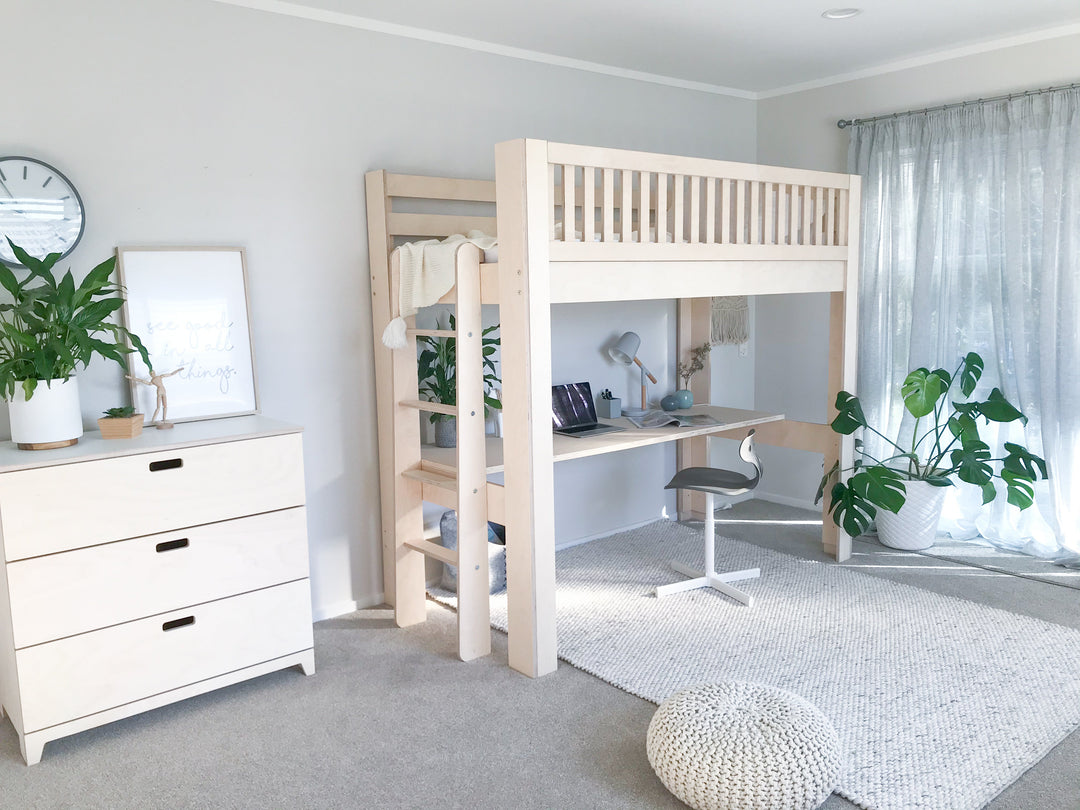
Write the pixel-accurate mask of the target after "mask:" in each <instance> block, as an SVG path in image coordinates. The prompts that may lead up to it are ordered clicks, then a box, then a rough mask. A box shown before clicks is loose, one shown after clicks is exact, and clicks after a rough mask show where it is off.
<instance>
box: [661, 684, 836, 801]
mask: <svg viewBox="0 0 1080 810" xmlns="http://www.w3.org/2000/svg"><path fill="white" fill-rule="evenodd" d="M647 750H648V755H649V764H650V765H652V767H653V770H654V771H656V775H657V776H659V777H660V781H661V782H663V783H664V786H665V787H666V788H667V789H668V790H670V791H671V792H672V793H674V794H675V796H676V797H677V798H678V799H680V800H681V801H683V802H685V803H686V804H688V805H690V807H693V808H695V810H810V808H814V807H817V806H819V805H820V804H821V803H822V802H824V801H825V799H826V798H827V797H828V796H829V794H830V793H832V790H833V787H834V786H835V784H836V781H837V779H838V778H839V776H840V741H839V738H838V737H837V735H836V729H834V728H833V726H832V723H830V722H829V719H828V718H827V717H826V716H825V715H824V714H822V713H821V711H820V710H819V709H817V708H815V707H814V706H812V705H810V704H809V703H807V702H806V701H805V700H803V699H802V698H801V697H799V696H798V695H794V694H792V693H791V692H786V691H784V690H783V689H776V688H774V687H771V686H762V685H760V684H753V683H742V682H738V681H730V682H726V683H714V684H702V685H700V686H693V687H690V688H689V689H684V690H682V691H681V692H676V693H675V694H674V695H672V696H671V697H669V698H668V699H667V700H665V701H664V702H663V703H661V704H660V708H658V709H657V710H656V714H654V715H653V719H652V722H651V723H649V737H648V743H647Z"/></svg>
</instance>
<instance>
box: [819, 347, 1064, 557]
mask: <svg viewBox="0 0 1080 810" xmlns="http://www.w3.org/2000/svg"><path fill="white" fill-rule="evenodd" d="M983 365H984V364H983V359H982V358H981V357H980V356H979V355H978V354H976V353H975V352H970V353H969V354H968V355H967V356H966V357H964V358H963V359H962V360H961V361H960V364H959V365H958V367H957V369H956V371H954V372H953V373H952V374H949V373H948V372H947V371H945V370H944V369H940V368H939V369H935V370H933V371H929V370H928V369H925V368H918V369H915V370H914V371H912V372H911V373H910V374H908V376H907V377H906V378H905V379H904V384H903V386H902V387H901V389H900V394H901V396H903V398H904V407H905V408H906V409H907V412H908V413H910V414H911V415H912V416H913V417H914V419H915V424H914V427H913V428H912V432H911V439H910V441H909V442H908V443H907V444H903V443H902V440H898V441H893V440H892V439H891V438H889V437H888V436H885V435H884V434H883V433H881V432H880V431H878V430H876V429H875V428H873V427H871V426H870V425H869V424H867V422H866V417H865V415H864V414H863V410H862V405H861V404H860V403H859V398H858V397H856V396H853V395H851V394H849V393H848V392H847V391H841V392H840V393H839V394H838V395H837V397H836V410H837V411H839V413H838V414H837V416H836V418H835V419H833V421H832V422H831V425H830V426H831V427H832V429H833V430H834V431H835V432H837V433H840V434H842V435H850V434H851V433H854V432H855V431H856V430H858V429H859V428H862V429H863V430H869V431H871V432H873V433H876V434H877V435H878V436H880V437H881V438H882V439H884V440H885V442H887V443H888V444H889V445H890V446H891V449H892V451H895V452H894V453H893V454H892V455H890V456H889V457H888V458H884V459H877V458H874V457H873V456H871V455H870V454H869V453H868V452H866V451H865V450H864V449H863V444H862V442H861V441H860V440H858V439H856V441H855V449H856V452H857V453H858V454H859V455H860V456H861V458H859V459H857V460H856V461H855V464H854V466H853V467H852V471H853V475H852V476H851V477H850V478H849V479H848V480H847V481H846V482H844V481H836V482H835V483H833V484H832V488H831V490H830V497H831V501H830V504H829V512H830V514H831V515H832V518H833V521H834V522H835V523H836V525H838V526H840V527H842V528H843V529H844V531H846V532H847V533H848V534H850V535H852V536H854V535H858V534H862V533H864V532H866V531H867V530H868V529H869V528H870V524H871V522H872V521H874V520H875V519H876V521H877V528H878V539H879V540H880V541H881V542H882V543H883V544H885V545H887V546H891V547H892V548H901V549H922V548H929V547H930V546H931V545H933V543H934V538H935V536H936V534H937V524H938V520H939V518H940V517H941V507H942V504H943V502H944V498H945V487H948V486H953V485H954V480H953V479H959V480H960V481H962V482H964V483H967V484H972V485H974V486H977V487H980V488H981V489H982V500H983V503H984V504H987V503H990V502H991V501H992V500H994V498H996V497H997V494H998V490H997V487H996V486H995V484H994V479H995V478H996V479H998V480H1000V481H1003V482H1004V483H1005V488H1006V492H1007V498H1008V502H1009V503H1011V504H1012V505H1013V506H1016V507H1018V508H1020V509H1027V508H1028V507H1029V506H1031V504H1032V503H1033V501H1034V494H1035V490H1034V486H1033V485H1034V482H1035V481H1036V480H1037V479H1038V478H1039V477H1042V478H1046V477H1047V475H1046V462H1045V461H1043V459H1041V458H1039V456H1036V455H1035V454H1034V453H1031V452H1029V451H1028V450H1027V448H1025V447H1023V446H1021V445H1018V444H1013V443H1011V442H1006V443H1005V455H1004V456H1003V457H1001V458H992V457H991V454H990V447H989V445H987V444H986V442H984V441H983V440H982V439H981V438H980V436H979V419H980V417H981V418H982V419H984V420H986V424H989V423H990V422H1015V421H1018V420H1019V421H1020V422H1021V423H1022V424H1026V423H1027V417H1025V416H1024V415H1023V414H1022V413H1021V412H1020V411H1019V409H1017V408H1016V407H1015V406H1014V405H1012V404H1011V403H1010V402H1009V401H1008V400H1007V399H1006V398H1005V396H1004V395H1003V394H1002V393H1001V391H1000V390H999V389H997V388H995V389H993V390H992V391H991V392H990V395H989V396H988V397H987V398H986V399H985V400H972V399H971V395H972V394H973V393H974V391H975V387H976V385H977V384H978V382H979V379H980V378H981V377H982V372H983ZM954 388H959V393H960V394H961V395H962V396H963V397H964V398H965V400H966V401H964V402H959V401H957V400H955V399H953V398H952V394H951V393H950V392H952V391H953V390H954ZM924 419H928V420H929V421H928V422H923V420H924ZM924 425H926V426H927V427H926V429H925V431H924V432H922V433H920V429H922V428H923V426H924ZM890 452H891V451H890ZM840 472H841V471H840V467H839V464H834V465H833V467H832V469H831V470H828V471H827V472H826V473H825V475H824V476H822V479H821V484H820V486H819V487H818V493H817V499H816V500H817V501H820V500H821V498H822V496H823V494H824V492H825V488H826V487H827V486H828V485H829V482H830V481H834V480H835V479H837V478H838V477H839V474H840ZM845 472H846V471H845Z"/></svg>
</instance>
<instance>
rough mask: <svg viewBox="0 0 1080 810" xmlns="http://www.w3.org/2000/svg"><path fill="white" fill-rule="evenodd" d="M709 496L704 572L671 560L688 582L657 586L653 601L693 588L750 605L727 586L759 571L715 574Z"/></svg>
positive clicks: (709, 500) (744, 595)
mask: <svg viewBox="0 0 1080 810" xmlns="http://www.w3.org/2000/svg"><path fill="white" fill-rule="evenodd" d="M713 506H714V504H713V494H712V493H711V492H706V493H705V570H704V571H702V570H701V569H695V568H691V567H690V566H689V565H683V564H682V563H680V562H676V561H675V560H672V561H671V567H672V568H674V569H675V570H676V571H678V572H679V573H680V574H683V575H684V576H688V577H690V579H687V580H684V581H683V582H672V583H671V584H670V585H658V586H657V587H656V598H657V599H660V598H661V597H664V596H670V595H671V594H673V593H681V592H682V591H692V590H695V589H696V588H712V589H713V590H716V591H720V593H722V594H725V595H726V596H730V597H731V598H732V599H734V600H736V601H737V602H741V603H742V604H744V605H746V606H747V607H750V606H752V605H753V604H754V600H753V597H751V596H750V594H748V593H744V592H743V591H740V590H739V589H738V588H732V587H731V586H730V585H728V583H729V582H738V581H739V580H743V579H753V578H754V577H760V576H761V569H760V568H746V569H744V570H742V571H728V572H726V573H723V574H721V573H718V572H717V570H716V564H715V562H714V554H713V550H714V547H715V544H716V520H715V518H714V517H713Z"/></svg>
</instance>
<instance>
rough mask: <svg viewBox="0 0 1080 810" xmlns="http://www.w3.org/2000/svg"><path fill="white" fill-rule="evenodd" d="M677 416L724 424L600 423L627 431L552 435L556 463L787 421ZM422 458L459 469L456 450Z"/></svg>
mask: <svg viewBox="0 0 1080 810" xmlns="http://www.w3.org/2000/svg"><path fill="white" fill-rule="evenodd" d="M676 413H678V414H687V413H707V414H709V415H710V416H712V417H714V418H715V419H716V420H717V421H718V422H720V423H721V424H719V425H709V426H705V427H662V428H636V427H634V426H633V425H632V424H631V423H630V420H629V419H626V418H625V417H622V418H620V419H601V420H600V421H601V422H602V423H604V424H609V425H619V426H620V427H623V428H626V430H623V431H619V432H615V433H601V434H599V435H596V436H581V437H577V438H575V437H573V436H562V435H560V434H557V433H553V434H552V442H553V450H554V453H555V461H568V460H570V459H574V458H585V457H586V456H599V455H603V454H604V453H618V452H620V451H622V450H630V449H632V448H634V447H645V446H646V445H650V444H663V443H664V442H674V441H678V440H680V439H689V438H692V437H694V436H712V435H716V434H720V433H727V432H734V431H738V432H740V433H742V432H745V431H746V429H747V428H750V427H753V426H754V425H760V424H762V423H764V422H778V421H780V420H782V419H783V418H784V415H783V414H782V413H765V412H763V411H745V410H742V409H741V408H721V407H719V406H716V405H695V406H693V407H692V408H690V409H689V410H685V411H676ZM421 455H422V457H423V461H424V467H425V468H426V469H431V470H434V471H440V470H441V471H444V472H449V473H452V472H453V470H454V469H455V468H456V467H457V451H456V449H455V448H453V447H434V446H433V445H427V444H425V445H424V446H423V448H422V450H421ZM502 469H503V455H502V439H500V438H497V437H495V436H488V437H487V472H488V474H489V475H490V474H491V473H497V472H502Z"/></svg>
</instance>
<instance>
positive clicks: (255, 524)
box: [7, 506, 308, 648]
mask: <svg viewBox="0 0 1080 810" xmlns="http://www.w3.org/2000/svg"><path fill="white" fill-rule="evenodd" d="M306 531H307V530H306V526H305V509H304V507H302V506H300V507H294V508H292V509H286V510H283V511H280V512H268V513H265V514H262V515H255V516H254V517H248V518H238V519H236V520H228V521H224V522H222V523H210V524H207V525H205V526H196V527H194V528H190V529H184V530H182V531H176V532H167V533H165V534H154V535H150V536H148V537H137V538H135V539H132V540H121V541H119V542H116V543H107V544H105V545H101V546H91V547H90V548H82V549H77V550H76V551H67V552H64V553H63V554H50V555H48V556H45V557H35V558H33V559H29V560H19V561H18V562H14V563H8V566H7V573H8V590H9V593H10V600H11V621H12V626H13V630H14V636H15V647H16V648H22V647H27V646H29V645H31V644H41V643H42V642H45V641H52V640H54V639H58V638H62V637H64V636H73V635H75V634H76V633H85V632H87V631H90V630H95V629H97V628H99V627H107V626H109V625H113V624H120V623H121V622H126V621H131V620H132V619H141V618H143V617H144V616H152V615H155V614H158V613H164V612H166V611H170V610H176V609H178V608H182V607H185V606H187V605H197V604H200V603H202V602H209V601H210V600H212V599H221V598H223V597H226V596H233V595H235V594H238V593H244V592H245V591H254V590H256V589H258V588H267V587H269V586H271V585H279V584H281V583H283V582H288V581H290V580H294V579H302V578H305V577H307V575H308V556H307V539H306V538H307V534H306Z"/></svg>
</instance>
